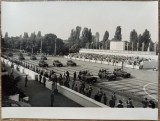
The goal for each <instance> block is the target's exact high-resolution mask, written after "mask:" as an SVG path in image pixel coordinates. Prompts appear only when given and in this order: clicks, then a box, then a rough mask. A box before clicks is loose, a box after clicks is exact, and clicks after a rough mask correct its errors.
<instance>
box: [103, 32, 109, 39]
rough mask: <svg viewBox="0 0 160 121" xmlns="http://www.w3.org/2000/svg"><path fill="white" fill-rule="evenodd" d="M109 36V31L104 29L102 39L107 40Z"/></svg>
mask: <svg viewBox="0 0 160 121" xmlns="http://www.w3.org/2000/svg"><path fill="white" fill-rule="evenodd" d="M108 38H109V32H108V31H107V30H106V31H105V33H104V36H103V41H107V40H108Z"/></svg>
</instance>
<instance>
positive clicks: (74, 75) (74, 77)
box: [73, 71, 77, 80]
mask: <svg viewBox="0 0 160 121" xmlns="http://www.w3.org/2000/svg"><path fill="white" fill-rule="evenodd" d="M76 78H77V74H76V71H75V72H74V74H73V80H76Z"/></svg>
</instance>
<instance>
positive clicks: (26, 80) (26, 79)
mask: <svg viewBox="0 0 160 121" xmlns="http://www.w3.org/2000/svg"><path fill="white" fill-rule="evenodd" d="M27 83H28V78H27V75H26V77H25V87H27Z"/></svg>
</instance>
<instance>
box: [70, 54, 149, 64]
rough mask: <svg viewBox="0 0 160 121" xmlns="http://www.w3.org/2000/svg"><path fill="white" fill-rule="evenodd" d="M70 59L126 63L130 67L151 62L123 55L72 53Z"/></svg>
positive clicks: (146, 59) (147, 59)
mask: <svg viewBox="0 0 160 121" xmlns="http://www.w3.org/2000/svg"><path fill="white" fill-rule="evenodd" d="M68 56H69V57H75V58H82V59H89V60H98V61H106V62H112V63H113V64H114V63H121V62H123V63H126V64H128V65H140V63H141V62H142V61H150V60H151V59H150V58H143V57H139V56H137V57H134V56H122V55H100V54H89V53H70V54H69V55H68Z"/></svg>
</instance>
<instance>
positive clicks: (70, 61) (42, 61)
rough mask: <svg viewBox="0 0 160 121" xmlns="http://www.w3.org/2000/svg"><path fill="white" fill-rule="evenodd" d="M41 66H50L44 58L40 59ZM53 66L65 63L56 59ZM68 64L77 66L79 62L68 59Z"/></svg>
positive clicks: (61, 65) (60, 65)
mask: <svg viewBox="0 0 160 121" xmlns="http://www.w3.org/2000/svg"><path fill="white" fill-rule="evenodd" d="M39 66H40V67H48V64H47V62H45V61H44V60H43V59H42V60H40V61H39ZM53 66H55V67H63V64H62V63H61V62H60V61H59V60H54V61H53ZM67 66H77V64H76V63H75V62H74V61H72V60H68V61H67Z"/></svg>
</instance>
